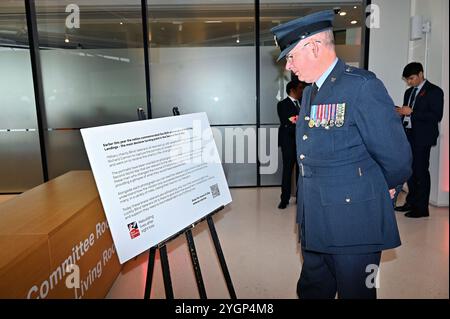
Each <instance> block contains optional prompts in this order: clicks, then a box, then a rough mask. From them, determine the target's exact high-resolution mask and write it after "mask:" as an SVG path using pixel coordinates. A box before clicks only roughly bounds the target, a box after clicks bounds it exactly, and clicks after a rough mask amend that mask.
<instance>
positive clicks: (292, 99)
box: [288, 95, 297, 104]
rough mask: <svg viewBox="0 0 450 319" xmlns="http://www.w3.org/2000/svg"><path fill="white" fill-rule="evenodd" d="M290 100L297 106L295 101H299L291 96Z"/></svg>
mask: <svg viewBox="0 0 450 319" xmlns="http://www.w3.org/2000/svg"><path fill="white" fill-rule="evenodd" d="M288 98H290V99H291V101H292V102H294V104H295V101H297V100H296V99H294V98H293V97H292V96H290V95H288Z"/></svg>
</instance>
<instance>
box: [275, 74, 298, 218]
mask: <svg viewBox="0 0 450 319" xmlns="http://www.w3.org/2000/svg"><path fill="white" fill-rule="evenodd" d="M303 87H304V83H303V82H299V81H290V82H289V83H288V84H287V85H286V93H287V95H288V96H287V98H285V99H284V100H282V101H280V102H278V104H277V112H278V117H279V118H280V128H279V130H278V147H281V155H282V158H283V177H282V181H281V202H280V204H279V205H278V208H279V209H285V208H286V206H287V205H288V204H289V199H290V198H291V176H292V169H293V168H294V165H295V166H296V170H295V171H296V176H297V178H296V180H297V179H298V165H297V158H296V150H295V123H296V122H297V116H298V113H299V111H300V101H301V98H302V92H303Z"/></svg>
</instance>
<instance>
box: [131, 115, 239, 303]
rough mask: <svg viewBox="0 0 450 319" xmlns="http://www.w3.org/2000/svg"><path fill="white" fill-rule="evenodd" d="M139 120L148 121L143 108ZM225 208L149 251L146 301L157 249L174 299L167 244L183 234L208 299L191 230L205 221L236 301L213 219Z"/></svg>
mask: <svg viewBox="0 0 450 319" xmlns="http://www.w3.org/2000/svg"><path fill="white" fill-rule="evenodd" d="M137 112H138V118H139V120H143V119H146V116H145V113H144V110H143V109H142V108H138V111H137ZM172 113H173V115H174V116H177V115H180V111H179V110H178V107H174V108H173V109H172ZM223 208H224V206H221V207H219V208H218V209H216V210H215V211H213V212H212V213H210V214H208V215H207V216H206V217H204V218H202V219H200V220H198V221H197V222H195V223H193V224H192V225H190V226H189V227H186V228H185V229H183V230H182V231H180V232H178V233H177V234H175V235H173V236H172V237H170V238H167V239H166V240H164V241H162V242H160V243H159V244H158V245H156V246H154V247H151V248H150V250H149V256H148V265H147V278H146V281H145V292H144V299H149V298H150V294H151V289H152V281H153V270H154V265H155V254H156V249H159V255H160V257H161V268H162V273H163V280H164V290H165V293H166V299H173V298H174V295H173V288H172V280H171V278H170V267H169V259H168V256H167V247H166V245H167V243H168V242H169V241H171V240H173V239H175V238H176V237H178V236H179V235H181V234H183V233H184V234H185V236H186V241H187V243H188V247H189V253H190V255H191V261H192V266H193V268H194V273H195V279H196V281H197V288H198V292H199V295H200V298H201V299H207V296H206V289H205V285H204V283H203V277H202V272H201V269H200V263H199V262H198V257H197V250H196V249H195V244H194V237H193V236H192V231H191V229H192V228H194V227H195V225H197V224H198V223H201V222H202V221H204V220H207V223H208V227H209V231H210V233H211V237H212V239H213V242H214V247H215V249H216V253H217V257H218V258H219V262H220V267H221V268H222V273H223V275H224V277H225V282H226V285H227V288H228V292H229V294H230V298H231V299H236V298H237V297H236V292H235V291H234V287H233V283H232V281H231V276H230V273H229V271H228V267H227V263H226V261H225V256H224V255H223V251H222V246H221V245H220V241H219V236H218V235H217V231H216V228H215V226H214V221H213V219H212V216H213V215H214V214H215V213H217V212H219V211H221V210H222V209H223Z"/></svg>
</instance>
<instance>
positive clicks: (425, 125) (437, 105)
mask: <svg viewBox="0 0 450 319" xmlns="http://www.w3.org/2000/svg"><path fill="white" fill-rule="evenodd" d="M412 90H413V88H412V87H410V88H409V89H408V90H406V92H405V96H404V98H403V105H408V102H409V98H410V95H411V93H412ZM443 113H444V92H443V91H442V89H441V88H440V87H438V86H437V85H434V84H433V83H430V82H429V81H428V80H427V81H426V82H425V84H424V85H423V87H422V89H421V90H420V92H419V93H418V94H417V97H416V101H415V103H414V108H413V112H412V114H411V124H412V128H411V134H410V142H411V143H413V144H414V145H416V146H433V145H436V142H437V137H438V136H439V126H438V124H439V122H440V121H441V120H442V115H443Z"/></svg>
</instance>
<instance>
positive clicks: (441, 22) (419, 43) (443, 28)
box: [410, 0, 449, 206]
mask: <svg viewBox="0 0 450 319" xmlns="http://www.w3.org/2000/svg"><path fill="white" fill-rule="evenodd" d="M411 4H412V6H411V8H412V10H411V14H412V15H421V16H422V17H423V19H424V22H425V21H430V22H431V32H430V34H429V36H428V58H427V60H425V56H426V55H425V51H426V48H427V45H426V40H425V36H424V37H423V39H421V40H416V41H411V43H410V56H411V61H418V62H421V63H422V64H423V65H424V66H426V68H425V72H426V77H427V79H428V80H430V82H432V83H434V84H436V85H438V86H440V87H441V88H442V89H443V90H444V97H445V103H444V117H443V119H442V122H441V124H440V136H439V140H438V145H437V146H436V147H433V148H432V149H431V156H430V174H431V180H432V183H431V193H430V202H431V204H433V205H436V206H448V204H449V180H448V168H449V160H448V156H449V153H448V143H449V127H448V123H449V121H448V106H449V104H448V97H449V92H448V67H449V66H448V57H449V51H448V37H449V33H448V24H449V21H448V12H449V11H448V10H449V7H448V1H447V0H427V1H424V0H412V1H411Z"/></svg>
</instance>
